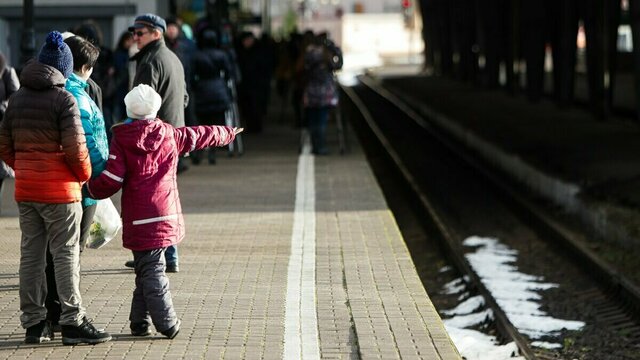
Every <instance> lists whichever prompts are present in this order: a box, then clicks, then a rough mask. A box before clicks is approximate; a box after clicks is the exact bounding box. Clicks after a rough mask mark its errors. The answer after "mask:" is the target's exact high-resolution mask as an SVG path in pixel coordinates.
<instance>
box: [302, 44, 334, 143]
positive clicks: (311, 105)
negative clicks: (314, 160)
mask: <svg viewBox="0 0 640 360" xmlns="http://www.w3.org/2000/svg"><path fill="white" fill-rule="evenodd" d="M333 46H335V45H333ZM336 48H337V47H336ZM334 55H335V51H331V49H329V48H328V47H327V46H326V45H325V41H324V39H323V38H322V37H320V36H318V37H316V38H315V39H314V41H313V43H312V44H311V45H309V46H308V47H307V49H306V51H305V54H304V80H305V81H304V88H303V89H304V90H303V105H304V109H305V120H306V122H307V126H308V128H309V134H310V135H311V147H312V152H313V154H315V155H327V154H328V153H329V150H328V149H327V145H326V131H327V123H328V122H329V113H330V111H331V109H332V108H334V107H336V106H337V105H338V89H337V85H336V81H335V78H334V75H333V71H334V69H335V66H336V65H335V64H336V62H334V60H333V59H334V57H335V56H334ZM339 63H340V66H342V65H341V64H342V61H341V60H340V61H339Z"/></svg>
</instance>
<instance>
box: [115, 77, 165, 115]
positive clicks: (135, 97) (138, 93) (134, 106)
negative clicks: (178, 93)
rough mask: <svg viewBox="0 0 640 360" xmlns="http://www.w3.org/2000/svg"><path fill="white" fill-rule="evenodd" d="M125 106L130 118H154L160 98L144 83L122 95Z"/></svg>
mask: <svg viewBox="0 0 640 360" xmlns="http://www.w3.org/2000/svg"><path fill="white" fill-rule="evenodd" d="M124 104H125V105H126V106H127V116H128V117H130V118H132V119H155V117H156V114H157V113H158V110H159V109H160V105H162V98H161V97H160V95H158V93H157V92H156V91H155V90H153V88H152V87H151V86H149V85H146V84H140V85H138V86H136V87H134V88H133V89H131V91H129V93H128V94H127V96H125V97H124Z"/></svg>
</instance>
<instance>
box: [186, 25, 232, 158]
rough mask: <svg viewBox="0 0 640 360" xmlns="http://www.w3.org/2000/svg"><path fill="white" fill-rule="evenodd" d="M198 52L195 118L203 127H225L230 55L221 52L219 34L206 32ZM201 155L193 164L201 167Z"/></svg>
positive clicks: (199, 39)
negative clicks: (199, 164)
mask: <svg viewBox="0 0 640 360" xmlns="http://www.w3.org/2000/svg"><path fill="white" fill-rule="evenodd" d="M197 42H198V52H196V55H195V56H194V61H193V69H194V78H193V84H194V92H195V105H196V116H197V119H198V123H199V124H200V125H224V124H225V112H226V111H227V110H228V109H229V107H230V105H231V101H232V99H231V94H230V92H229V87H228V86H227V84H228V81H230V79H231V76H232V73H233V66H232V65H231V61H229V57H228V56H227V53H225V52H224V51H222V50H220V49H218V34H217V33H216V31H215V30H213V29H210V28H207V29H203V30H202V31H200V32H199V33H198V35H197ZM200 157H201V154H200V153H199V152H197V153H194V154H192V161H193V163H194V164H198V163H200ZM208 160H209V163H210V164H215V162H216V158H215V150H214V149H213V148H210V149H209V155H208Z"/></svg>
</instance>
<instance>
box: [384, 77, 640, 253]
mask: <svg viewBox="0 0 640 360" xmlns="http://www.w3.org/2000/svg"><path fill="white" fill-rule="evenodd" d="M372 76H373V78H375V79H377V80H378V81H379V82H380V83H381V84H382V86H383V87H385V88H387V89H389V90H390V91H391V92H392V93H394V94H396V95H397V96H398V97H400V98H401V99H403V100H405V101H406V102H408V103H409V104H411V106H413V107H414V108H415V109H418V111H419V112H421V113H422V114H423V115H425V116H426V117H428V118H430V119H431V120H432V121H434V123H435V124H437V126H438V127H439V128H440V129H443V130H444V131H445V132H446V133H448V134H449V135H451V136H453V137H454V138H456V139H457V140H459V141H460V142H461V143H463V144H465V145H466V146H468V147H469V148H470V149H472V151H473V152H475V153H477V154H478V155H480V156H481V157H483V158H484V159H486V160H487V161H489V162H491V163H493V164H494V165H495V166H497V167H498V168H500V169H502V170H503V171H504V172H506V173H508V174H510V175H511V176H513V177H514V178H516V179H518V180H519V181H520V182H522V183H524V184H526V185H527V186H529V187H530V188H531V189H532V190H534V191H535V192H536V193H538V194H540V195H542V196H544V197H546V198H548V199H550V200H552V201H554V202H555V203H557V204H559V205H562V206H563V207H564V208H565V209H566V210H567V211H569V212H570V213H573V214H575V215H577V216H578V217H580V218H581V219H582V220H583V221H584V223H586V224H587V225H588V227H590V228H591V229H592V230H593V231H594V234H597V235H598V236H599V237H601V238H602V239H605V240H607V241H614V242H617V243H620V244H622V245H623V246H637V244H639V243H640V235H638V230H637V229H638V228H640V212H639V211H638V210H639V209H640V157H639V154H640V125H639V124H637V123H636V122H634V121H633V120H632V119H630V118H619V117H612V118H610V119H608V120H606V121H603V120H599V119H597V118H595V117H593V116H592V115H591V113H589V112H588V111H587V110H586V109H584V108H580V107H565V108H560V107H558V106H556V105H555V104H554V103H553V102H551V101H550V100H543V101H541V102H539V103H532V102H530V101H528V100H527V99H526V97H524V96H523V95H520V96H512V95H509V94H507V93H506V92H505V91H502V90H487V89H483V88H480V87H476V86H473V85H471V84H467V83H462V82H458V81H454V80H451V79H446V78H442V77H433V76H420V75H417V74H412V75H402V76H396V75H393V74H392V73H390V72H388V71H386V72H385V71H380V72H378V73H376V72H372Z"/></svg>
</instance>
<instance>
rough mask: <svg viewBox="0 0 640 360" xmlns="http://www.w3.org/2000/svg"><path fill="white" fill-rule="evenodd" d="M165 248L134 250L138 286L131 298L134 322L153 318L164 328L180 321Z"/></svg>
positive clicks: (161, 328)
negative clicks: (168, 275)
mask: <svg viewBox="0 0 640 360" xmlns="http://www.w3.org/2000/svg"><path fill="white" fill-rule="evenodd" d="M164 253H165V248H160V249H153V250H146V251H133V261H134V262H135V272H136V288H135V290H134V291H133V298H132V299H131V312H130V313H129V320H130V321H131V323H132V324H140V323H147V324H149V323H150V322H153V325H154V326H155V327H156V330H158V331H160V332H162V331H165V330H168V329H170V328H171V327H173V326H174V325H175V324H176V323H177V322H178V317H177V315H176V312H175V310H174V309H173V301H172V299H171V291H170V290H169V278H168V277H167V275H166V274H165V256H164V255H165V254H164Z"/></svg>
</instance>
